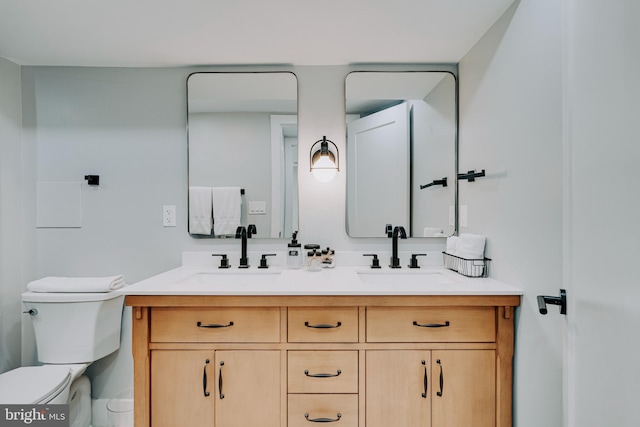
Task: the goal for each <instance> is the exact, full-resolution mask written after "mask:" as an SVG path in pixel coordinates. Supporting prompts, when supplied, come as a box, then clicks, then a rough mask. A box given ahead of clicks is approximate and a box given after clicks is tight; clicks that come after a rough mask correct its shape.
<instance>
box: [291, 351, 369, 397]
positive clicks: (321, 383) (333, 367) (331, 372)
mask: <svg viewBox="0 0 640 427" xmlns="http://www.w3.org/2000/svg"><path fill="white" fill-rule="evenodd" d="M288 359H289V363H288V366H289V368H288V373H289V375H288V377H289V380H288V381H289V393H357V392H358V352H357V351H289V354H288Z"/></svg>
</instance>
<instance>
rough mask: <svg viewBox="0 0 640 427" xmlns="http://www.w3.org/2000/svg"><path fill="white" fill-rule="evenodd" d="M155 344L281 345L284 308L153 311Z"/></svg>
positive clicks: (152, 324)
mask: <svg viewBox="0 0 640 427" xmlns="http://www.w3.org/2000/svg"><path fill="white" fill-rule="evenodd" d="M151 341H152V342H279V341H280V308H278V307H259V308H254V307H248V308H244V307H243V308H231V307H225V308H164V307H158V308H153V309H152V311H151Z"/></svg>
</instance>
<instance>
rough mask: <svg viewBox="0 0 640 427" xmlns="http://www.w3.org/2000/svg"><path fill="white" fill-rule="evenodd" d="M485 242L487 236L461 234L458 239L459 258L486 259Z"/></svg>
mask: <svg viewBox="0 0 640 427" xmlns="http://www.w3.org/2000/svg"><path fill="white" fill-rule="evenodd" d="M485 241H486V238H485V236H481V235H479V234H471V233H463V234H461V235H460V238H459V239H458V256H459V257H461V258H465V259H484V244H485Z"/></svg>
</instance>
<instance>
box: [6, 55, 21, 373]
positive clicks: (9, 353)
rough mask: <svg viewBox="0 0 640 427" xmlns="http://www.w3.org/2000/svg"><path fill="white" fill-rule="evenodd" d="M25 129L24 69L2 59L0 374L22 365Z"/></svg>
mask: <svg viewBox="0 0 640 427" xmlns="http://www.w3.org/2000/svg"><path fill="white" fill-rule="evenodd" d="M21 128H22V100H21V94H20V67H19V66H18V65H16V64H14V63H12V62H11V61H8V60H6V59H4V58H0V206H2V209H0V373H2V372H5V371H8V370H10V369H13V368H15V367H17V366H20V363H21V351H20V346H21V345H20V343H21V338H20V336H21V333H20V330H21V316H22V315H21V311H22V307H21V302H20V294H21V293H22V290H23V281H22V241H21V237H22V236H21V232H20V230H21V227H20V224H21V221H22V216H21V212H22V206H21V204H22V198H21V185H22V149H21V138H22V132H21Z"/></svg>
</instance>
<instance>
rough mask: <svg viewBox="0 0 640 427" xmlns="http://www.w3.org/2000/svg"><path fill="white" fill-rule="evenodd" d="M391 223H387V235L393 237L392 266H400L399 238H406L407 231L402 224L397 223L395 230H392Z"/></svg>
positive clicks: (390, 265)
mask: <svg viewBox="0 0 640 427" xmlns="http://www.w3.org/2000/svg"><path fill="white" fill-rule="evenodd" d="M389 230H390V227H389V224H387V236H389V237H391V239H392V241H391V263H390V264H389V267H390V268H400V258H399V257H398V238H401V239H406V238H407V232H406V231H405V229H404V227H403V226H401V225H396V226H395V227H394V228H393V232H390V231H389Z"/></svg>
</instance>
